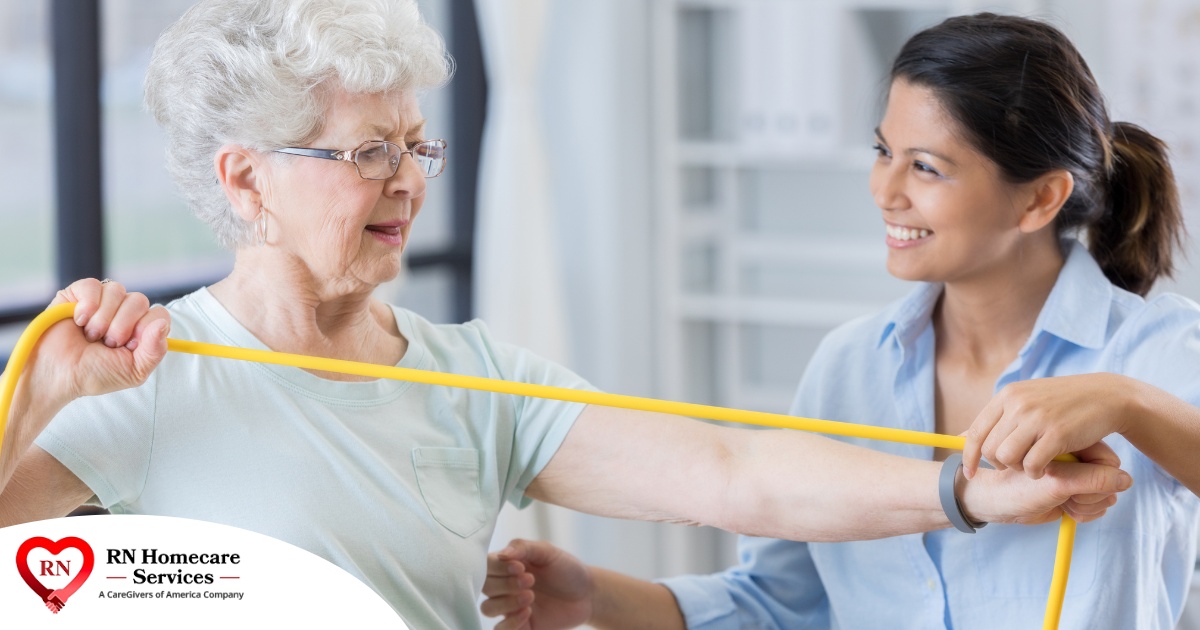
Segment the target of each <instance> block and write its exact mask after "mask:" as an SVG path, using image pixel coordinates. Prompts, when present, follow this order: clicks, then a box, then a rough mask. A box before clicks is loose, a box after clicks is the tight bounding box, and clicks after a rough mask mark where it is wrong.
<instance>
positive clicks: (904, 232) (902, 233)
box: [887, 225, 932, 241]
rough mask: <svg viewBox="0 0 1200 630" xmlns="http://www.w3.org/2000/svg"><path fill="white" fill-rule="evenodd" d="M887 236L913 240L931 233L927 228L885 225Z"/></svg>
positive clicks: (899, 239)
mask: <svg viewBox="0 0 1200 630" xmlns="http://www.w3.org/2000/svg"><path fill="white" fill-rule="evenodd" d="M887 234H888V236H890V237H892V238H894V239H896V240H898V241H915V240H917V239H919V238H925V237H926V236H929V235H930V234H932V232H930V231H929V230H918V229H916V228H906V227H899V226H896V225H889V226H887Z"/></svg>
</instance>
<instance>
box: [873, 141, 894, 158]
mask: <svg viewBox="0 0 1200 630" xmlns="http://www.w3.org/2000/svg"><path fill="white" fill-rule="evenodd" d="M871 148H872V149H875V152H876V153H878V154H879V157H891V156H892V154H891V153H889V152H888V150H887V147H885V146H883V145H882V144H879V143H875V144H874V145H871Z"/></svg>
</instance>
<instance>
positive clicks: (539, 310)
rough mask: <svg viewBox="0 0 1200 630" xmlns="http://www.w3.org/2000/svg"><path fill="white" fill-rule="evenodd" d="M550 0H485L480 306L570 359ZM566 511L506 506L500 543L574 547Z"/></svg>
mask: <svg viewBox="0 0 1200 630" xmlns="http://www.w3.org/2000/svg"><path fill="white" fill-rule="evenodd" d="M547 4H548V3H547V0H476V2H475V7H476V10H477V19H478V22H479V31H480V39H481V40H482V44H483V56H484V65H485V68H486V71H487V79H488V112H487V122H486V125H485V127H484V133H483V147H482V157H481V164H480V178H479V202H478V204H477V206H476V210H477V218H476V233H475V269H474V272H475V280H474V282H475V289H474V291H475V294H474V295H475V310H476V314H477V315H478V316H479V317H480V318H482V319H483V320H484V321H486V322H487V324H488V326H489V328H490V329H491V331H492V333H493V334H494V335H495V336H496V338H497V339H500V340H503V341H506V342H510V343H514V344H517V345H520V346H524V347H526V348H529V349H531V350H533V351H534V352H537V353H538V354H540V355H542V356H544V357H546V358H548V359H550V360H552V361H556V362H558V363H562V364H566V365H568V366H569V365H570V362H569V356H568V355H569V353H568V343H569V342H568V339H569V337H568V330H567V323H566V322H567V316H566V304H565V300H564V292H563V286H562V279H561V269H562V266H563V262H562V261H561V260H560V259H559V258H560V257H559V255H558V243H559V239H558V238H557V235H556V230H555V226H554V213H553V212H552V210H551V203H550V194H551V193H550V181H549V165H548V163H547V158H546V154H547V151H546V146H545V135H544V129H543V128H542V118H541V115H540V114H539V112H538V103H539V98H540V86H539V77H540V76H541V62H542V45H543V41H544V29H545V25H546V14H547V8H548V7H547ZM572 518H573V515H572V514H571V513H570V512H568V511H566V510H562V509H561V508H555V507H553V506H548V505H545V504H540V503H539V504H534V505H533V506H531V507H529V508H528V509H526V510H524V511H517V510H515V509H513V508H511V507H510V506H508V507H505V509H504V511H503V512H501V515H500V521H499V523H498V524H497V527H496V534H495V536H494V538H493V542H492V548H493V549H499V548H501V547H503V546H504V545H505V544H507V543H508V541H509V539H510V538H514V537H523V538H538V539H544V540H552V541H554V542H555V543H557V544H560V545H563V546H566V547H573V546H574V545H573V543H574V541H573V540H571V537H570V533H571V530H572V529H573V528H572V527H571V526H570V521H571V519H572Z"/></svg>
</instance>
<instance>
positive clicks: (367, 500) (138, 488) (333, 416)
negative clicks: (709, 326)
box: [0, 0, 1130, 629]
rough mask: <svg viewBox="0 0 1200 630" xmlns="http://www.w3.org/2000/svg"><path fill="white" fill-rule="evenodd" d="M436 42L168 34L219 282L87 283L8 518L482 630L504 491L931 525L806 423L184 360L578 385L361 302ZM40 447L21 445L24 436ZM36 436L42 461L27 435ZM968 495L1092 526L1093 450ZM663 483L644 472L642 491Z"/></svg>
mask: <svg viewBox="0 0 1200 630" xmlns="http://www.w3.org/2000/svg"><path fill="white" fill-rule="evenodd" d="M447 65H448V64H447V59H446V55H445V53H444V50H443V45H442V43H441V41H440V39H439V38H438V36H437V35H436V34H435V33H434V32H433V31H432V30H430V29H429V28H428V27H427V26H426V25H425V24H423V23H422V21H421V19H420V17H419V14H418V12H417V8H416V6H415V5H414V3H412V2H407V1H400V0H374V1H368V0H359V1H351V0H324V1H317V0H312V1H306V0H295V1H279V0H275V1H270V2H265V1H264V2H246V1H245V0H211V1H207V2H202V3H200V4H198V5H197V6H196V7H194V8H193V9H192V10H190V11H189V12H188V13H187V14H186V15H185V16H183V17H182V18H181V19H180V20H179V22H178V23H176V24H175V25H174V26H172V27H171V28H170V29H168V30H167V31H166V32H165V33H164V34H163V35H162V37H161V39H160V41H159V43H158V46H157V48H156V49H155V52H154V58H153V60H152V62H151V65H150V71H149V75H148V77H147V82H146V91H147V95H146V100H147V103H148V104H149V107H150V109H151V110H152V111H153V112H154V115H155V116H156V118H157V119H158V121H159V122H160V123H161V124H162V126H163V127H164V129H165V130H166V134H167V138H168V141H169V148H168V153H169V163H170V167H171V171H172V173H173V174H174V176H175V177H176V178H177V179H178V181H179V184H180V186H181V188H182V189H183V190H184V192H185V194H186V195H187V198H188V200H189V203H190V205H191V207H192V208H193V209H194V210H195V212H196V213H197V214H198V215H199V216H200V217H201V218H203V219H204V220H205V221H206V222H208V224H209V225H211V226H212V228H213V230H214V231H215V232H216V234H217V237H218V238H219V240H220V241H221V242H222V243H224V244H225V245H227V246H229V247H231V248H233V249H234V250H235V251H236V262H235V265H234V269H233V271H232V273H231V274H230V275H229V277H227V278H225V279H223V280H222V281H220V282H218V283H216V284H215V285H213V286H211V287H208V288H204V289H200V290H199V291H196V292H195V293H193V294H191V295H189V296H187V297H184V298H182V299H180V300H177V301H175V302H173V303H171V304H169V305H168V306H167V307H166V308H165V309H164V308H162V307H154V308H149V306H148V304H147V301H146V299H145V297H143V296H141V295H138V294H133V293H130V294H127V293H126V292H125V291H124V289H123V288H122V287H121V285H119V284H117V283H112V282H106V283H101V282H97V281H96V280H80V281H78V282H76V283H74V284H72V285H71V286H70V287H67V288H66V289H64V290H63V291H61V292H60V294H59V296H58V298H57V299H56V300H55V302H76V303H77V307H76V317H75V320H74V321H73V322H61V323H60V324H58V325H56V326H55V327H54V328H53V329H51V330H50V331H49V332H48V333H47V335H46V337H45V338H44V340H43V341H42V345H41V346H40V349H39V350H38V352H37V354H36V355H35V356H34V357H33V358H32V359H31V362H30V364H29V367H28V371H27V373H26V374H25V376H24V379H23V380H22V384H21V386H20V387H19V389H18V392H17V398H16V400H15V403H14V409H13V412H12V415H11V419H10V423H9V426H10V427H11V430H10V431H9V435H8V436H7V440H6V442H5V444H6V446H7V449H6V451H5V453H4V454H3V457H4V459H3V460H2V461H0V489H2V490H3V494H0V524H8V523H14V522H22V521H28V520H34V519H42V518H49V517H55V516H61V515H63V514H65V513H67V512H68V511H69V510H70V509H71V508H73V507H75V506H76V505H78V504H79V503H82V502H87V501H92V502H98V503H100V504H102V505H104V506H105V507H107V508H109V509H110V510H112V511H113V512H117V513H145V514H163V515H172V516H180V517H187V518H195V519H201V520H207V521H213V522H219V523H224V524H228V525H233V526H237V527H242V528H245V529H250V530H253V531H257V532H261V533H264V534H267V535H270V536H273V537H275V538H278V539H281V540H284V541H287V542H290V543H292V544H295V545H297V546H299V547H302V548H304V549H307V550H309V551H311V552H313V553H316V554H318V555H320V556H322V557H324V558H326V559H328V560H330V561H331V562H333V563H335V564H337V565H338V566H340V567H342V568H344V569H345V570H346V571H349V572H350V573H351V574H353V575H355V576H356V577H358V578H359V579H361V580H362V581H364V582H365V583H367V584H368V585H370V586H371V587H372V588H373V589H375V590H376V591H377V592H378V593H379V594H380V595H381V596H382V597H384V598H385V599H386V600H387V601H388V602H389V603H390V604H391V605H392V606H393V607H394V608H395V609H396V611H397V612H398V613H399V614H400V615H401V616H402V617H404V618H405V619H406V620H407V621H408V623H410V624H411V625H413V626H414V627H418V628H458V629H461V628H470V627H476V626H478V623H479V621H478V617H477V614H476V613H475V610H474V601H475V598H476V594H477V593H478V592H479V590H480V588H481V586H482V585H483V582H484V577H485V567H486V562H485V554H486V548H487V544H488V541H489V538H490V537H491V534H492V528H493V524H494V521H495V518H496V514H497V512H498V511H499V509H500V507H501V504H502V503H503V502H504V501H506V500H507V501H510V502H513V503H516V504H525V503H527V502H529V501H530V500H531V499H540V500H544V501H549V502H553V503H557V504H560V505H564V506H567V507H571V508H575V509H579V510H583V511H588V512H592V513H596V514H603V515H608V516H614V517H623V518H640V519H651V520H664V521H675V522H682V523H705V524H710V525H715V526H717V527H721V528H725V529H729V530H733V531H737V532H743V533H748V534H759V535H769V536H775V537H781V538H791V539H801V540H845V539H858V538H878V537H881V536H890V535H896V534H903V533H910V532H920V531H926V530H931V529H938V528H943V527H947V526H948V525H949V521H948V519H947V516H946V514H945V513H943V510H942V508H941V506H940V503H939V499H938V494H937V491H936V486H937V476H938V465H937V464H934V463H932V462H919V461H914V460H908V459H905V458H901V457H897V456H894V455H887V454H882V453H875V452H871V451H869V450H867V449H862V448H858V447H854V446H850V445H846V444H841V443H838V442H834V441H831V440H827V439H824V438H820V437H816V436H812V435H807V434H803V433H797V432H765V431H744V430H733V429H726V428H718V427H715V426H711V425H708V424H703V423H699V422H694V421H691V420H687V419H684V418H677V417H667V416H655V415H652V414H647V413H638V412H631V411H622V410H613V409H604V408H593V407H584V406H582V405H578V404H570V403H563V402H554V401H547V400H540V399H522V398H516V397H511V396H504V395H495V394H489V393H482V392H471V391H464V390H457V389H448V388H441V387H432V386H426V385H417V384H411V383H404V382H397V381H369V380H363V379H360V378H353V377H346V376H343V375H340V374H327V373H314V372H308V371H303V370H299V369H292V368H284V367H277V366H270V365H261V364H252V363H243V362H233V361H219V360H212V359H206V358H202V357H196V356H191V355H172V356H171V357H166V358H164V357H165V354H166V348H165V337H166V335H167V333H168V330H169V331H170V332H171V334H172V335H173V336H175V337H177V338H182V339H192V340H199V341H206V342H214V343H219V344H226V345H235V346H243V347H249V348H259V349H271V350H276V351H282V352H290V353H299V354H307V355H320V356H325V357H334V358H338V359H348V360H353V361H360V362H367V363H376V364H382V365H399V366H404V367H411V368H421V369H429V370H438V371H443V372H455V373H462V374H472V375H481V376H489V377H496V378H502V379H509V380H515V381H525V382H531V383H542V384H549V385H557V386H564V387H574V388H586V387H588V384H587V383H585V382H584V381H583V380H582V379H580V378H579V377H577V376H575V375H574V374H572V373H571V372H569V371H567V370H566V369H564V368H562V367H559V366H557V365H553V364H551V363H549V362H547V361H545V360H543V359H540V358H539V357H537V356H534V355H532V354H530V353H529V352H526V351H524V350H522V349H520V348H516V347H512V346H509V345H505V344H504V343H501V342H500V341H498V340H496V339H494V338H493V337H492V336H491V335H490V334H489V333H488V330H487V328H486V327H485V326H484V325H483V324H482V323H480V322H470V323H467V324H463V325H453V326H438V325H433V324H430V323H429V322H428V321H426V320H424V319H422V318H421V317H419V316H418V315H416V314H415V313H412V312H410V311H407V310H404V309H401V308H397V307H394V306H390V305H388V304H384V303H382V302H380V301H378V300H377V299H375V298H374V297H373V291H374V290H375V288H376V287H377V286H378V285H379V284H380V283H382V282H386V281H388V280H390V279H392V278H394V277H395V276H396V274H397V273H398V272H399V270H400V265H401V254H402V252H403V251H404V249H405V247H406V246H407V245H408V243H409V238H410V236H411V234H412V227H413V222H414V221H415V220H416V218H417V216H418V215H419V213H420V211H421V206H422V204H423V202H424V198H425V197H424V195H425V180H426V178H428V177H433V176H436V175H438V174H439V173H440V172H441V171H442V168H443V166H444V162H445V157H444V148H445V147H444V144H443V143H442V142H441V141H438V140H430V139H429V138H428V136H427V134H426V133H425V120H424V118H423V117H422V115H421V111H420V109H419V107H418V98H417V97H418V94H419V93H420V91H421V90H423V89H426V88H430V87H433V86H437V85H439V84H440V83H442V82H443V81H444V80H445V79H446V77H447ZM35 436H37V437H36V442H34V439H35ZM31 444H32V446H31ZM1095 455H1096V456H1095V457H1094V458H1093V461H1095V462H1098V463H1094V464H1058V463H1056V464H1054V465H1051V466H1050V468H1049V473H1048V475H1047V476H1046V477H1045V478H1043V479H1040V480H1031V479H1029V478H1027V477H1026V476H1025V475H1022V474H1020V473H1019V472H1008V473H998V472H995V471H980V473H979V474H978V475H977V476H976V478H975V479H974V480H973V481H971V482H970V483H969V484H967V483H965V482H963V483H962V484H961V488H962V494H961V502H962V508H961V509H962V510H963V511H964V512H965V516H966V517H967V518H970V519H972V520H975V521H1002V522H1043V521H1046V520H1049V519H1053V518H1055V517H1057V516H1058V515H1060V514H1061V513H1062V511H1063V510H1065V511H1066V512H1068V513H1070V514H1072V515H1073V516H1075V517H1076V518H1078V519H1080V520H1090V519H1092V518H1096V517H1098V516H1099V515H1100V514H1103V513H1104V511H1105V509H1106V508H1107V507H1109V506H1110V505H1112V504H1113V501H1115V492H1117V491H1119V490H1122V489H1124V488H1126V487H1128V485H1129V483H1130V480H1129V478H1128V476H1125V475H1124V474H1123V473H1120V472H1119V471H1118V470H1117V469H1116V468H1115V467H1114V466H1115V465H1116V464H1117V463H1118V461H1117V459H1116V458H1115V457H1114V456H1113V454H1112V452H1111V451H1107V452H1100V451H1097V452H1096V454H1095ZM647 480H652V482H647Z"/></svg>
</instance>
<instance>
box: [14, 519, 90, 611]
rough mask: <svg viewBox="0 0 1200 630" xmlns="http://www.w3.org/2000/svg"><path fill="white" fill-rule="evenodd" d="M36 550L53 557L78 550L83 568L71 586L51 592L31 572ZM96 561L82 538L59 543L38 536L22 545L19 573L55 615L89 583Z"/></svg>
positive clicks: (19, 553) (69, 537)
mask: <svg viewBox="0 0 1200 630" xmlns="http://www.w3.org/2000/svg"><path fill="white" fill-rule="evenodd" d="M34 549H45V550H46V551H49V552H50V554H51V555H55V556H57V555H58V554H60V553H62V552H63V551H65V550H67V549H78V550H79V552H80V553H82V554H83V567H82V568H81V569H80V570H79V572H78V573H76V574H75V577H74V578H72V580H71V582H70V583H69V584H67V585H66V586H64V587H62V588H60V589H58V590H51V589H49V588H46V585H44V584H42V582H41V580H39V579H37V578H36V577H34V576H33V573H31V572H30V571H29V552H31V551H33V550H34ZM95 560H96V557H95V555H94V554H93V553H92V548H91V546H90V545H88V544H87V543H86V542H84V540H83V539H82V538H76V537H74V536H68V537H67V538H63V539H62V540H60V541H58V542H54V541H53V540H50V539H49V538H42V537H41V536H37V537H35V538H30V539H29V540H26V541H25V542H23V543H21V547H20V548H19V549H17V571H19V572H20V573H21V577H22V578H23V579H24V580H25V583H26V584H28V585H29V588H31V589H33V592H34V593H37V595H38V597H41V598H42V601H43V602H45V603H46V607H47V608H49V609H50V612H53V613H55V614H57V613H58V611H60V610H62V608H63V606H66V605H67V598H69V597H70V596H71V595H73V594H75V591H77V590H79V587H80V586H83V583H84V582H86V581H87V579H88V576H89V575H91V574H92V565H93V564H95Z"/></svg>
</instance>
